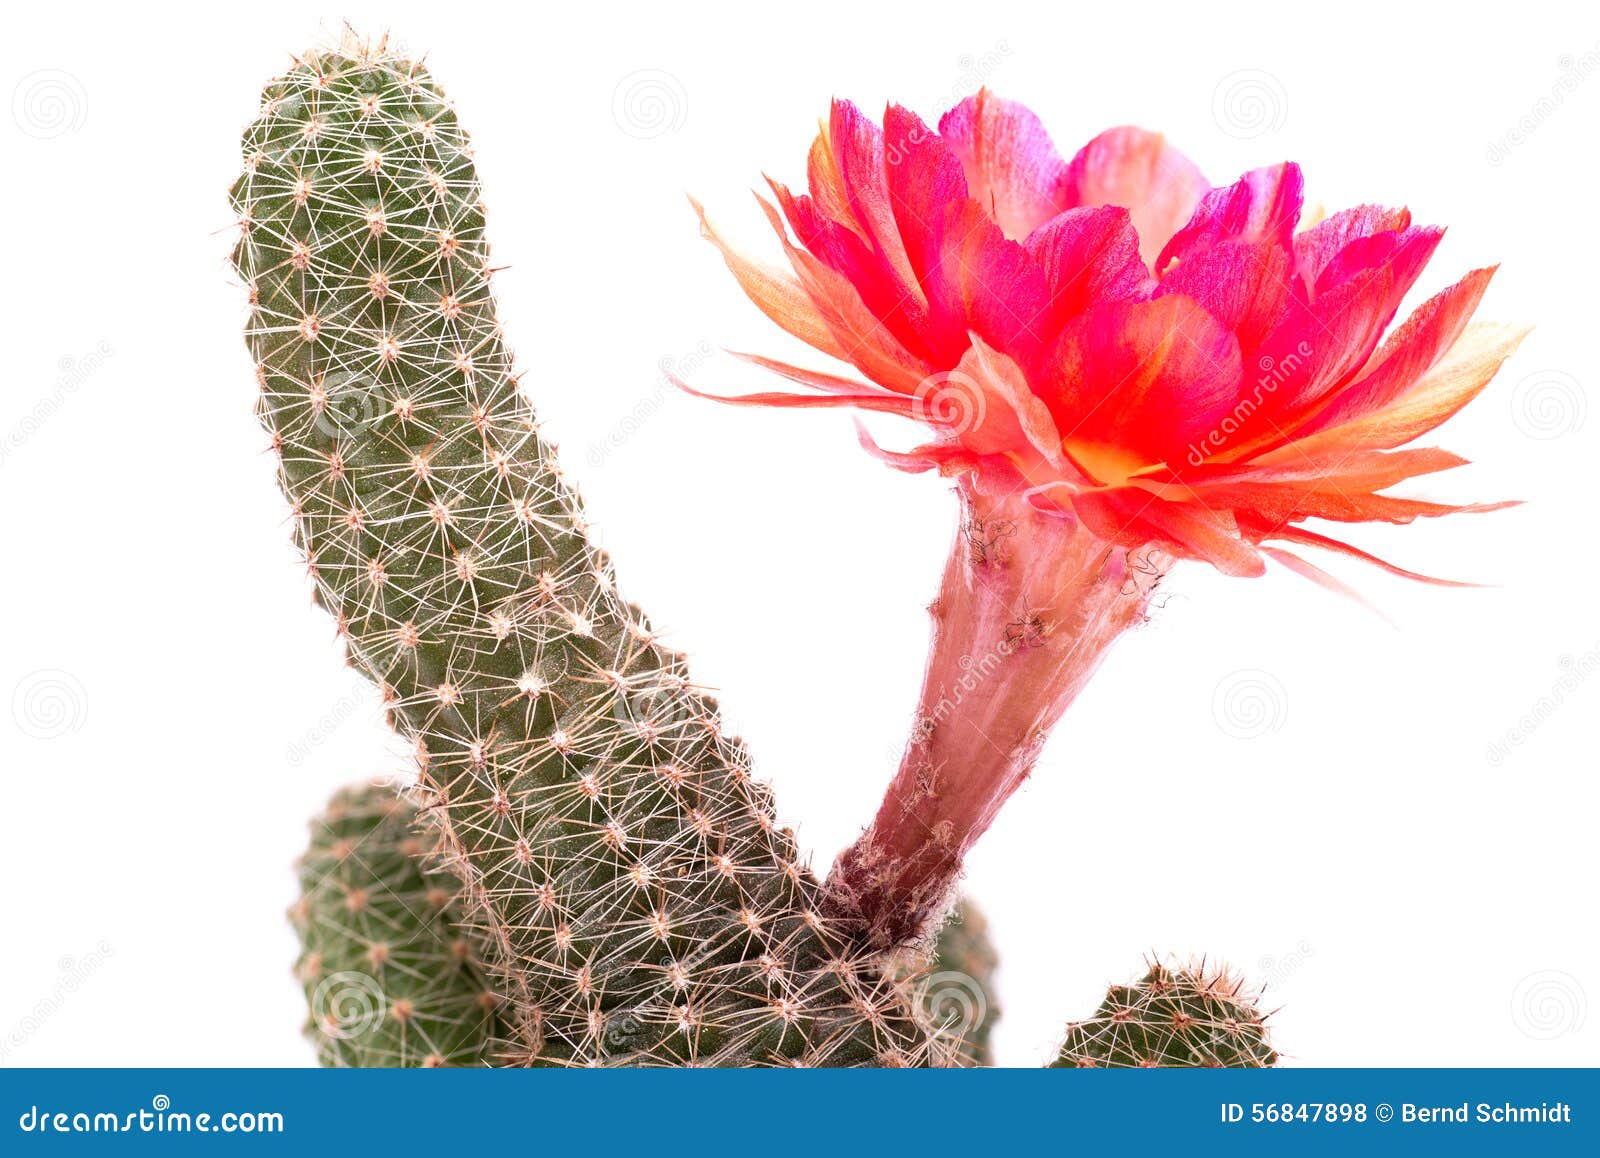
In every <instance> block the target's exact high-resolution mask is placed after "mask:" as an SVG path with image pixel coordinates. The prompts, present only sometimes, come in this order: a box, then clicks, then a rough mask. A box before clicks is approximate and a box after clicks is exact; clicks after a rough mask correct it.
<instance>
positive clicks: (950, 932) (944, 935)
mask: <svg viewBox="0 0 1600 1158" xmlns="http://www.w3.org/2000/svg"><path fill="white" fill-rule="evenodd" d="M907 952H908V953H909V952H910V951H907ZM999 964H1000V956H999V954H998V953H996V952H995V948H994V943H993V942H992V941H991V940H990V939H989V922H988V920H987V919H986V918H985V917H984V915H983V910H982V909H980V908H978V906H977V904H976V903H975V902H973V901H972V900H971V899H970V898H967V897H963V898H961V900H960V901H959V902H958V903H957V905H956V907H955V909H954V910H952V912H951V913H950V916H949V918H948V919H947V920H946V921H945V924H944V926H943V927H942V928H941V929H940V930H939V935H938V938H937V940H936V941H935V942H934V945H933V950H932V953H931V955H930V956H928V957H927V958H926V959H918V960H915V963H914V964H912V965H909V966H908V967H907V968H906V972H905V982H906V987H907V990H908V992H909V993H910V995H911V997H910V1000H911V1003H912V1005H913V1007H914V1008H915V1009H916V1011H917V1014H918V1016H919V1017H920V1018H921V1020H922V1023H923V1025H924V1026H925V1027H926V1028H927V1030H928V1033H929V1034H930V1035H931V1036H932V1037H933V1039H934V1041H935V1042H936V1043H937V1044H938V1046H939V1047H940V1050H941V1054H942V1057H941V1062H942V1064H946V1065H952V1066H963V1067H971V1066H992V1065H994V1052H993V1049H992V1046H991V1043H990V1037H991V1035H992V1033H993V1030H994V1026H995V1023H996V1022H997V1021H999V1020H1000V1006H999V1003H998V1002H997V1000H996V997H995V994H996V988H995V974H996V972H997V971H998V968H999Z"/></svg>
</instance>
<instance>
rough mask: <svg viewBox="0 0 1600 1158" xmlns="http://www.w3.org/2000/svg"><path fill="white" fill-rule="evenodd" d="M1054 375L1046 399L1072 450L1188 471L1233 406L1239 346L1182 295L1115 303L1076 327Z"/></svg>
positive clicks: (1060, 350) (1064, 338)
mask: <svg viewBox="0 0 1600 1158" xmlns="http://www.w3.org/2000/svg"><path fill="white" fill-rule="evenodd" d="M1055 373H1056V377H1055V379H1054V380H1053V381H1052V383H1051V384H1050V386H1049V388H1048V389H1045V390H1041V391H1040V394H1041V396H1042V397H1043V398H1044V400H1045V402H1046V404H1047V405H1048V406H1049V407H1050V411H1051V414H1052V415H1053V416H1054V417H1055V420H1056V426H1057V427H1058V428H1059V429H1060V431H1061V435H1062V437H1063V438H1064V439H1065V440H1066V441H1067V442H1068V444H1069V446H1070V445H1073V444H1078V443H1088V444H1091V445H1092V446H1095V447H1102V448H1114V449H1115V450H1116V451H1117V452H1118V454H1119V455H1120V456H1124V457H1127V458H1130V459H1137V460H1138V461H1137V464H1136V465H1137V466H1148V465H1152V464H1155V463H1160V462H1181V461H1182V460H1183V459H1184V456H1185V455H1186V454H1187V452H1188V448H1189V446H1190V444H1191V443H1192V442H1193V441H1194V440H1195V439H1198V438H1201V437H1203V436H1204V434H1205V433H1206V432H1207V431H1209V430H1210V429H1211V428H1212V427H1214V426H1215V425H1216V423H1217V422H1218V421H1219V420H1220V419H1221V417H1222V415H1223V414H1225V413H1226V412H1227V410H1228V408H1229V407H1230V406H1231V405H1232V403H1233V398H1234V393H1235V390H1236V389H1237V384H1238V381H1239V373H1240V366H1239V343H1238V341H1237V340H1236V339H1235V338H1234V336H1233V335H1232V334H1230V333H1229V332H1228V331H1227V330H1225V329H1223V328H1222V327H1221V326H1220V325H1218V324H1217V321H1216V319H1214V318H1213V317H1212V316H1211V315H1210V314H1209V313H1207V312H1206V310H1205V309H1204V307H1202V306H1201V305H1200V304H1199V303H1198V302H1196V301H1194V300H1193V299H1192V298H1187V297H1184V296H1182V295H1181V294H1169V295H1168V296H1166V297H1163V298H1158V299H1156V300H1155V301H1150V302H1112V303H1107V304H1105V305H1099V306H1096V307H1095V308H1094V309H1092V310H1090V311H1089V312H1088V313H1086V314H1083V315H1081V316H1080V317H1078V318H1076V319H1074V320H1073V321H1072V322H1070V323H1068V325H1067V327H1066V328H1065V329H1064V330H1063V332H1062V335H1061V342H1060V344H1059V345H1058V347H1057V351H1056V356H1055ZM1091 473H1092V472H1091ZM1101 481H1103V482H1107V481H1116V480H1112V479H1106V478H1102V479H1101Z"/></svg>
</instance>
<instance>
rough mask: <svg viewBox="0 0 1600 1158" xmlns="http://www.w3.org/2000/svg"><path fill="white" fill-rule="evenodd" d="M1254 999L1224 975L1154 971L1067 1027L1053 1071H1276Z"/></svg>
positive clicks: (1191, 968)
mask: <svg viewBox="0 0 1600 1158" xmlns="http://www.w3.org/2000/svg"><path fill="white" fill-rule="evenodd" d="M1277 1061H1278V1055H1277V1053H1276V1052H1275V1051H1274V1050H1273V1048H1272V1046H1271V1044H1270V1043H1269V1042H1268V1040H1267V1029H1266V1025H1265V1019H1264V1018H1263V1017H1262V1014H1261V1011H1260V1010H1259V1009H1258V1008H1257V1007H1256V1002H1255V994H1253V993H1251V992H1249V991H1247V990H1246V988H1245V986H1244V983H1243V982H1242V981H1240V980H1238V979H1237V978H1235V977H1233V976H1232V975H1231V974H1229V973H1228V972H1227V970H1225V969H1218V968H1212V967H1207V966H1206V965H1205V964H1196V965H1185V966H1181V967H1176V968H1169V967H1167V966H1166V965H1162V964H1160V963H1153V964H1152V965H1151V966H1150V970H1149V972H1147V973H1146V974H1145V975H1144V977H1143V979H1142V980H1140V981H1138V982H1136V983H1135V984H1133V985H1113V986H1112V987H1111V988H1110V989H1109V990H1108V991H1107V992H1106V997H1105V1000H1104V1001H1102V1002H1101V1003H1100V1008H1099V1009H1097V1010H1096V1011H1095V1014H1094V1016H1093V1017H1091V1018H1090V1019H1089V1020H1087V1021H1080V1022H1075V1023H1074V1024H1072V1025H1069V1026H1068V1027H1067V1037H1066V1041H1065V1042H1064V1043H1063V1044H1062V1046H1061V1053H1060V1055H1059V1056H1058V1057H1057V1059H1056V1061H1055V1062H1053V1063H1052V1064H1053V1065H1055V1066H1058V1067H1060V1066H1106V1067H1113V1068H1134V1067H1150V1066H1170V1067H1175V1068H1200V1067H1207V1066H1231V1067H1238V1068H1261V1067H1265V1066H1271V1065H1276V1064H1277Z"/></svg>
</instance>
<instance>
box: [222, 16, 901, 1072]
mask: <svg viewBox="0 0 1600 1158" xmlns="http://www.w3.org/2000/svg"><path fill="white" fill-rule="evenodd" d="M244 157H245V170H244V173H243V175H242V176H241V177H240V178H239V180H238V182H237V184H236V185H235V186H234V189H233V201H234V205H235V206H236V209H237V212H238V214H239V218H240V221H241V226H242V235H241V237H240V240H239V244H238V247H237V249H236V251H235V264H236V265H237V268H238V270H239V272H240V274H241V275H242V276H243V277H244V279H245V281H246V283H247V286H248V288H249V295H250V319H249V323H248V327H247V331H246V337H247V341H248V344H249V347H250V350H251V352H252V353H253V355H254V356H255V359H256V362H257V366H258V377H259V381H260V387H261V394H260V403H259V410H260V415H261V418H262V420H263V422H264V423H265V424H266V426H267V428H268V430H269V431H270V432H271V436H272V443H273V446H274V447H275V448H276V449H277V450H278V451H279V453H280V456H281V470H280V479H281V482H282V485H283V488H284V491H285V493H286V494H287V495H288V497H289V500H290V502H291V503H292V505H293V513H294V523H295V534H296V538H297V541H298V542H299V544H300V545H301V546H302V548H303V549H304V551H305V554H306V556H307V559H308V561H309V563H310V566H311V569H312V572H313V575H314V577H315V583H316V589H317V593H318V598H319V600H320V601H321V603H322V604H323V605H324V606H325V607H326V608H327V609H328V610H329V611H330V612H331V613H332V614H333V615H334V617H335V619H336V620H337V623H338V627H339V630H340V631H341V632H342V633H343V635H344V636H345V638H346V640H347V643H348V649H349V654H350V657H351V659H352V661H353V662H354V664H355V665H356V666H357V667H358V668H360V669H361V670H362V671H364V672H366V673H367V674H368V675H370V676H371V677H372V679H373V680H374V681H375V682H377V684H378V685H379V686H380V688H381V689H382V691H383V694H384V696H385V698H386V700H387V702H388V706H389V711H390V715H391V718H392V720H393V722H394V723H395V725H396V726H397V727H398V728H399V729H400V730H401V731H402V732H403V733H404V734H405V735H407V736H408V737H410V738H412V739H414V741H415V744H416V754H417V759H418V762H419V764H420V766H421V773H420V774H421V779H422V784H423V786H424V788H425V790H426V793H427V797H428V799H427V803H426V808H427V809H428V811H429V812H430V814H431V818H432V820H433V821H434V822H436V823H437V825H438V827H439V829H440V831H441V833H442V834H443V839H444V843H445V846H446V850H447V854H448V861H449V864H450V868H451V869H452V871H453V872H455V873H456V874H458V875H459V876H460V877H461V879H462V881H463V883H464V886H465V887H464V896H463V904H464V906H465V910H466V911H465V918H464V919H465V921H466V922H467V923H468V924H469V925H470V926H472V929H473V932H474V936H475V937H476V939H477V940H478V941H480V942H481V943H482V944H483V945H484V946H485V954H486V957H487V959H488V961H487V963H488V965H489V967H490V968H491V970H492V971H493V973H494V982H495V985H496V988H497V990H498V991H500V992H501V993H502V994H503V996H504V997H505V998H506V1002H507V1004H506V1007H505V1009H504V1011H503V1014H504V1017H505V1019H506V1023H507V1025H508V1027H509V1028H508V1034H509V1040H508V1041H506V1042H503V1043H500V1046H499V1049H500V1050H501V1051H503V1054H504V1056H506V1057H508V1058H509V1059H510V1060H520V1061H523V1062H527V1063H533V1064H606V1065H609V1064H651V1063H657V1064H681V1063H693V1064H705V1065H756V1064H768V1063H775V1064H792V1063H801V1064H815V1065H877V1064H906V1063H917V1062H920V1061H922V1060H924V1059H925V1058H926V1055H927V1053H928V1046H927V1038H926V1035H925V1034H924V1033H923V1032H922V1031H921V1030H920V1029H919V1028H918V1027H917V1025H916V1023H915V1020H914V1018H913V1017H912V1015H911V1012H910V1010H909V1008H908V1007H907V1005H906V1003H905V1001H904V999H903V997H902V995H901V994H900V992H899V990H898V989H897V988H896V986H895V983H894V982H893V980H892V979H891V978H888V977H885V976H884V974H883V969H882V963H881V962H880V961H879V960H877V959H876V958H874V957H871V956H863V955H862V954H861V953H860V952H859V951H857V950H854V949H852V948H850V947H849V946H848V945H847V943H846V942H845V941H844V940H843V939H842V938H840V937H837V936H836V935H834V933H833V932H832V931H831V930H830V929H829V928H828V927H827V926H826V924H825V923H824V922H823V921H822V920H821V919H820V918H819V917H818V916H817V914H816V902H817V885H816V882H815V880H814V878H813V877H812V876H811V874H810V873H809V871H808V870H807V869H806V868H805V867H803V866H802V865H801V864H800V863H799V854H798V852H797V850H796V847H795V842H794V839H793V837H792V834H790V833H789V832H788V831H787V830H785V829H782V828H779V827H778V826H777V825H776V823H775V822H774V818H773V809H772V804H771V801H770V799H769V796H768V793H767V791H766V789H765V788H764V787H763V786H762V785H760V784H758V783H756V782H755V781H753V780H752V779H751V776H750V772H749V767H748V762H747V759H746V756H745V753H744V750H743V749H742V747H741V746H740V745H739V743H738V742H737V741H735V740H732V739H730V738H729V737H726V736H724V735H723V734H722V733H721V731H720V729H719V726H718V719H717V712H716V706H715V704H714V703H712V702H711V701H710V700H708V699H707V698H706V697H705V696H704V695H702V694H701V693H700V692H699V691H698V690H697V689H696V688H695V686H694V684H693V683H692V682H691V680H690V678H689V676H688V674H687V672H686V670H685V668H684V664H683V662H682V660H681V658H680V657H679V656H677V655H675V654H673V653H672V652H670V651H668V650H666V649H665V648H664V647H663V646H662V645H661V644H660V643H659V642H658V641H657V639H656V638H655V636H654V634H653V633H652V631H651V629H650V626H649V624H648V623H647V622H646V621H645V620H644V618H643V617H642V616H641V615H640V614H639V613H638V612H637V611H635V610H633V609H632V608H630V607H629V605H628V604H627V603H626V602H625V601H624V600H623V599H622V598H621V596H619V594H618V593H617V590H616V585H615V582H614V580H613V578H612V574H611V569H610V566H609V564H608V562H607V560H606V558H605V557H604V556H603V555H602V554H601V553H600V552H598V551H597V550H595V549H594V548H593V547H592V546H591V545H590V544H589V543H588V541H587V540H586V538H585V535H584V524H583V519H582V516H581V514H580V513H579V507H578V501H577V498H576V496H575V495H574V493H573V491H572V489H571V488H570V487H569V486H568V485H567V484H566V483H565V482H564V481H563V480H562V477H561V474H560V472H559V468H558V467H557V466H556V463H555V460H554V456H553V452H552V450H551V448H550V447H549V446H548V445H547V444H546V443H545V442H543V441H542V440H541V438H540V436H539V434H538V431H537V428H536V425H535V421H534V416H533V413H532V411H531V410H530V408H529V407H528V405H527V403H526V402H524V401H523V399H522V398H521V397H520V395H519V393H518V382H517V378H516V376H515V375H514V373H513V370H512V362H511V357H510V354H509V353H508V351H507V349H506V347H505V345H504V343H503V341H502V337H501V334H500V330H499V326H498V324H497V322H496V320H495V312H494V302H493V298H492V295H491V293H490V289H489V279H490V272H491V269H490V258H489V251H488V247H487V245H486V243H485V241H484V213H483V207H482V204H481V202H480V201H479V190H478V184H477V179H476V176H475V174H474V170H473V164H472V160H471V152H470V148H469V146H468V142H467V138H466V135H465V134H464V133H463V132H462V130H461V128H460V126H459V125H458V123H457V121H456V116H455V113H454V112H453V111H452V110H451V108H450V107H449V105H448V104H447V103H446V101H445V99H444V97H443V95H442V93H441V92H440V90H439V89H438V88H437V86H435V85H434V84H433V82H432V81H431V80H430V79H429V77H428V74H427V73H426V72H425V71H424V70H423V69H422V68H421V67H420V66H418V65H416V64H413V63H409V62H407V61H404V60H400V59H397V58H394V57H391V56H388V55H386V54H384V53H383V52H382V51H381V50H379V49H372V48H358V47H350V48H346V49H343V50H340V51H334V52H321V53H316V54H313V55H309V56H307V57H306V58H305V59H304V60H302V61H300V62H299V63H298V64H297V65H296V66H295V67H294V68H293V69H292V70H291V71H290V72H289V73H288V74H287V75H286V76H284V77H282V78H281V79H279V80H278V81H276V82H274V83H272V84H271V85H270V86H268V88H267V90H266V94H265V100H264V103H263V106H262V110H261V114H260V117H259V119H258V120H257V121H256V122H255V123H254V124H253V125H251V127H250V128H249V129H248V130H247V132H246V134H245V137H244ZM531 385H532V386H533V387H534V388H536V389H560V388H563V387H569V388H570V387H573V386H575V385H577V384H570V383H559V382H549V381H541V380H540V379H539V376H538V374H537V367H535V368H534V371H533V373H532V375H531ZM685 521H686V522H692V521H693V513H692V512H686V513H685Z"/></svg>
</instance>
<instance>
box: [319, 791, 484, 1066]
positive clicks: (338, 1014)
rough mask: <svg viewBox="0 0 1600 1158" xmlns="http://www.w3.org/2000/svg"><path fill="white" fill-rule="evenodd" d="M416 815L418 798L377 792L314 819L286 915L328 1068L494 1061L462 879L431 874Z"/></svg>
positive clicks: (352, 796)
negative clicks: (461, 900) (466, 928)
mask: <svg viewBox="0 0 1600 1158" xmlns="http://www.w3.org/2000/svg"><path fill="white" fill-rule="evenodd" d="M416 819H417V817H416V808H415V807H414V806H413V805H412V804H411V803H410V802H409V801H407V800H405V799H403V798H402V797H400V796H398V795H396V794H395V792H394V791H393V790H391V789H389V788H387V787H384V786H381V785H368V786H363V787H359V788H351V789H345V790H342V791H341V792H339V793H338V794H337V795H336V796H335V797H334V798H333V799H332V800H331V801H330V802H329V803H328V807H327V810H326V811H325V812H324V813H323V814H322V815H321V816H319V817H318V818H317V819H315V820H313V821H312V822H311V845H310V847H309V848H308V849H307V851H306V854H305V856H304V857H303V858H302V859H301V861H300V888H301V893H300V900H299V901H298V902H297V903H296V904H295V906H294V908H292V909H291V910H290V912H289V916H290V919H291V920H292V921H293V923H294V926H295V930H296V932H298V933H299V935H300V945H301V953H300V960H299V962H298V963H297V965H296V970H295V972H296V974H297V975H298V976H299V978H300V980H301V981H302V982H303V983H304V985H305V989H306V1001H307V1005H308V1007H309V1010H310V1015H309V1017H308V1018H307V1020H306V1036H307V1037H309V1038H310V1039H311V1040H312V1042H313V1043H314V1044H315V1045H316V1047H317V1060H318V1061H320V1062H321V1063H322V1064H323V1065H327V1066H352V1067H360V1068H364V1069H370V1068H373V1067H377V1066H476V1065H487V1064H489V1063H490V1060H491V1059H490V1057H489V1053H488V1051H489V1049H490V1043H491V1042H492V1041H494V1040H495V1038H496V1037H497V1036H498V1034H497V1029H498V1023H497V1017H496V1010H497V1009H498V1008H499V1005H500V1001H499V998H498V997H496V995H495V994H494V992H493V990H492V988H491V987H490V985H489V983H488V980H487V979H486V977H485V975H484V972H483V968H482V963H481V962H480V961H479V960H477V958H476V955H475V952H474V949H473V946H472V944H471V942H470V940H469V939H468V937H467V936H466V934H465V933H464V932H463V930H462V928H461V926H460V910H459V907H458V906H457V903H456V896H457V893H458V892H459V890H460V887H461V886H460V882H458V881H457V880H456V879H455V878H454V877H453V876H451V875H449V874H448V873H441V872H436V871H435V872H430V871H428V870H427V869H426V868H425V867H424V864H425V857H426V853H427V848H426V845H427V839H426V837H425V836H423V835H422V834H421V833H420V832H419V831H418V829H417V825H416Z"/></svg>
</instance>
